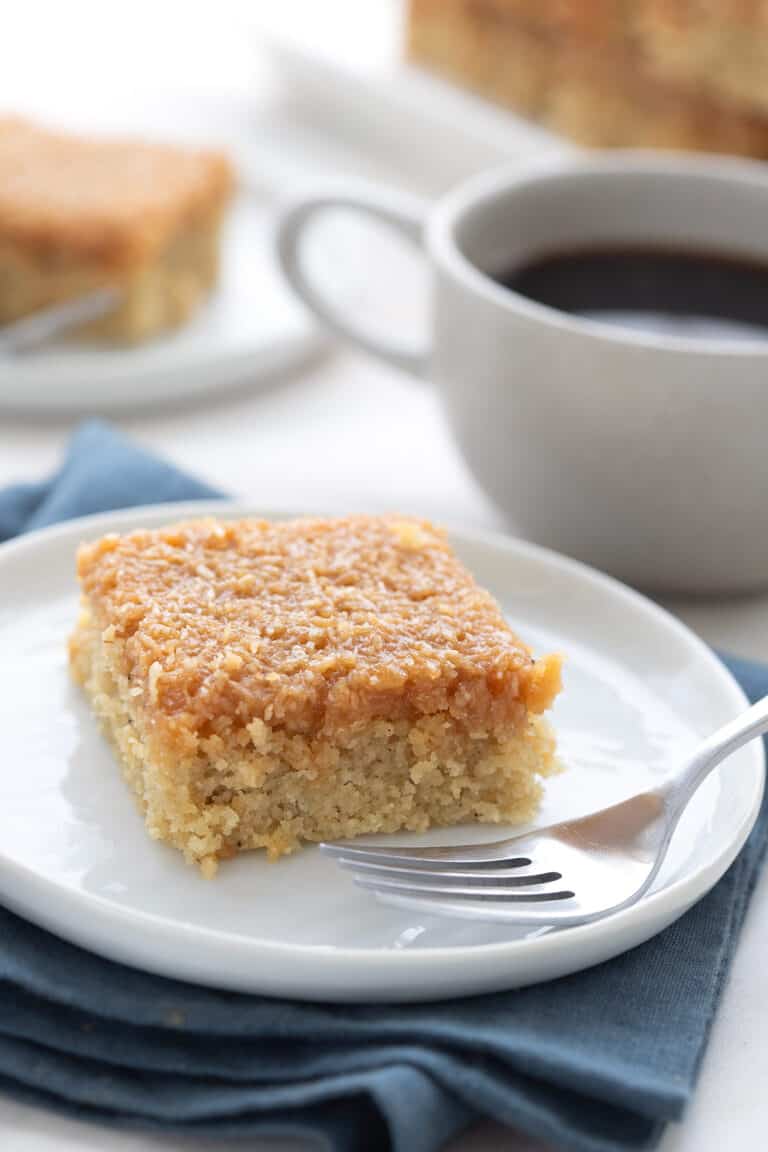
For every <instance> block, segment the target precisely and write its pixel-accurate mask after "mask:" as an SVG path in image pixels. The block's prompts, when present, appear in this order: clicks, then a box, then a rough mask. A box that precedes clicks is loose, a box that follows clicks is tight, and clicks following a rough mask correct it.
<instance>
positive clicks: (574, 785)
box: [0, 504, 763, 1000]
mask: <svg viewBox="0 0 768 1152" xmlns="http://www.w3.org/2000/svg"><path fill="white" fill-rule="evenodd" d="M201 507H209V508H212V509H213V508H215V512H216V513H217V514H219V515H221V514H223V509H222V505H221V504H217V505H215V506H190V505H179V506H175V507H174V506H171V507H165V508H153V509H133V510H129V511H127V512H121V513H116V514H111V515H107V516H98V517H91V518H88V519H86V520H81V521H74V522H71V523H69V524H64V525H61V526H58V527H56V528H53V529H48V530H46V531H44V532H41V533H36V534H32V535H30V536H27V537H24V538H21V539H20V540H18V541H14V542H12V543H10V544H6V545H4V546H3V547H2V548H0V583H2V587H3V590H4V596H3V603H2V606H1V607H0V699H2V700H3V702H4V714H5V717H6V719H5V748H4V752H5V756H4V760H5V769H4V772H3V774H2V777H0V899H2V901H3V902H4V903H6V904H7V906H8V907H11V908H13V909H14V910H16V911H18V912H20V913H21V914H22V915H25V916H27V917H29V918H30V919H32V920H34V921H36V922H38V923H40V924H42V925H44V926H45V927H48V928H50V929H52V930H54V931H56V932H58V933H59V934H60V935H62V936H64V937H66V938H68V939H70V940H73V941H75V942H77V943H79V944H82V945H84V946H85V947H88V948H91V949H93V950H94V951H97V952H100V953H102V954H103V955H105V956H109V957H111V958H113V959H116V960H121V961H124V962H126V963H129V964H134V965H137V966H139V967H144V968H147V969H149V970H151V971H155V972H160V973H163V974H164V975H168V976H175V977H179V978H182V979H190V980H196V981H199V982H201V983H204V984H211V985H216V986H220V987H225V988H231V989H237V990H245V991H254V992H262V993H267V994H274V995H282V994H284V995H292V996H299V997H303V998H307V999H328V1000H342V999H343V1000H396V999H402V1000H407V999H416V1000H418V999H425V1000H426V999H437V998H441V997H444V996H450V995H459V994H467V993H472V992H481V991H488V990H497V989H502V988H509V987H514V986H517V985H522V984H525V983H533V982H536V981H539V980H544V979H547V978H550V977H553V976H558V975H562V974H564V973H566V972H573V971H576V970H578V969H580V968H582V967H585V966H588V965H590V964H594V963H597V962H599V961H602V960H605V959H607V958H609V957H610V956H613V955H616V954H617V953H619V952H621V951H624V950H625V949H627V948H629V947H632V946H633V945H635V944H637V943H640V942H641V941H642V940H645V939H647V938H648V937H649V936H651V935H653V934H654V933H655V932H658V931H659V930H660V929H661V928H663V927H665V926H666V925H667V924H668V923H670V922H671V921H672V920H673V919H675V918H676V917H677V916H679V915H681V913H682V912H683V911H685V909H686V908H688V907H689V906H690V904H691V903H692V902H693V901H694V900H696V899H697V898H698V897H700V896H701V895H702V894H703V893H704V892H706V891H707V890H708V888H709V887H711V885H712V884H713V883H714V882H715V881H716V880H717V879H718V878H719V877H720V875H721V874H722V873H723V872H724V870H725V869H726V867H727V866H728V864H729V863H730V862H731V860H732V859H733V857H734V856H735V854H736V853H737V851H738V850H739V848H740V847H741V845H742V844H743V842H744V840H745V838H746V836H747V834H748V832H749V829H750V828H751V826H752V823H753V822H754V819H755V816H756V813H757V810H758V807H759V803H760V798H761V795H762V785H763V752H762V745H761V743H759V742H756V743H753V744H751V745H749V746H748V747H746V748H744V749H742V750H741V751H740V752H739V753H738V754H737V755H735V756H733V757H732V758H731V759H730V760H729V761H727V763H726V764H725V765H724V766H723V767H722V769H720V770H719V771H717V772H716V773H714V774H713V776H711V777H710V778H709V779H708V780H707V782H706V783H705V785H704V786H703V787H702V789H701V790H700V792H699V793H698V794H697V796H696V798H695V800H694V802H693V804H692V805H691V807H690V809H689V811H688V812H687V813H686V815H685V817H684V819H683V821H682V822H681V824H680V826H679V828H678V831H677V832H676V834H675V837H674V840H673V844H672V848H671V852H670V855H669V857H668V860H667V862H666V864H665V867H664V869H663V871H662V874H661V875H660V877H659V880H658V883H657V886H656V888H655V890H654V892H653V893H652V894H651V895H650V896H649V897H647V898H646V899H645V900H644V901H642V902H641V903H640V904H639V905H637V906H636V907H634V908H631V909H628V910H626V911H624V912H621V913H618V914H617V915H615V916H612V917H610V918H609V919H607V920H605V921H602V922H599V923H596V924H590V925H586V926H583V927H577V928H569V929H564V930H560V931H551V930H546V929H545V930H543V931H542V930H541V929H537V930H533V931H531V930H526V929H520V930H513V929H509V928H504V927H503V926H499V925H493V924H485V923H477V922H470V921H465V920H450V919H443V918H439V917H435V916H427V915H422V914H420V913H417V912H413V911H409V910H405V909H400V908H391V907H384V906H381V905H379V904H378V903H376V902H375V901H374V900H373V899H371V898H370V897H369V896H366V895H364V894H363V893H362V892H360V891H359V890H357V889H355V888H354V886H353V884H352V882H351V881H350V879H349V878H348V877H347V876H345V875H343V874H342V873H341V872H339V871H338V870H337V869H336V868H335V866H334V865H333V863H332V862H331V861H329V860H327V859H323V858H321V856H320V854H319V852H318V850H317V849H316V848H307V849H305V850H304V851H302V852H300V853H298V854H297V855H295V856H293V857H289V858H286V859H284V860H282V861H280V862H279V863H278V864H268V863H267V862H266V861H265V860H264V858H263V857H262V856H261V855H258V854H252V855H246V856H243V857H241V858H240V859H238V860H235V861H233V862H229V863H227V864H224V865H223V866H222V868H221V869H220V872H219V875H218V877H217V878H216V879H215V880H214V881H212V882H206V881H204V880H202V879H201V877H200V876H199V875H198V873H197V872H196V871H195V870H194V869H192V868H190V867H188V866H187V865H185V864H184V862H183V860H182V858H181V857H180V856H179V855H178V853H177V852H176V851H175V850H173V849H171V848H168V847H166V846H164V845H161V844H158V843H155V842H154V841H151V840H150V839H149V838H148V837H147V836H146V833H145V831H144V827H143V823H142V820H141V818H140V816H139V815H138V813H137V811H136V809H135V808H134V805H133V802H132V800H131V798H130V796H129V794H128V792H127V789H126V788H125V786H124V784H123V782H122V780H121V778H120V774H119V771H118V770H117V767H116V765H115V763H114V760H113V757H112V754H111V752H110V750H109V747H108V746H107V744H106V743H105V741H104V740H103V738H102V737H101V736H100V735H99V734H98V732H97V731H96V727H95V724H94V722H93V719H92V717H91V715H90V714H89V711H88V708H87V706H86V705H85V703H84V701H83V700H82V699H81V697H80V695H79V693H78V691H77V690H76V688H75V687H74V686H73V685H72V684H71V682H70V680H69V677H68V673H67V666H66V654H65V643H66V637H67V634H68V632H69V630H70V629H71V627H72V623H73V621H74V619H75V614H76V611H77V591H76V587H75V581H74V575H73V556H74V550H75V548H76V546H77V544H78V543H79V542H80V541H81V540H83V539H87V538H92V537H95V536H98V535H101V534H102V533H104V532H106V531H112V530H125V529H127V528H131V527H137V526H145V525H155V524H159V523H161V522H164V521H168V520H172V519H178V518H179V517H182V516H184V517H185V516H189V515H191V514H192V513H193V512H196V511H199V510H200V508H201ZM245 511H247V512H253V510H252V509H244V508H242V507H235V506H226V512H225V513H224V514H241V513H243V512H245ZM254 514H258V515H264V514H265V513H264V512H263V511H258V512H254ZM266 514H267V515H268V513H266ZM452 539H453V543H454V545H455V547H456V548H457V550H458V552H459V554H460V555H461V557H462V558H463V559H464V561H465V562H466V563H467V564H468V565H469V566H470V568H471V569H472V570H473V571H474V573H475V575H476V576H477V578H478V579H479V580H480V581H481V583H483V584H485V585H486V586H487V587H488V588H490V590H491V591H492V592H493V593H494V594H495V595H496V597H497V598H498V599H499V600H500V602H501V603H502V605H503V607H504V609H505V610H506V612H507V614H508V616H509V618H510V620H511V621H512V623H513V624H514V625H515V626H518V627H519V629H520V631H521V632H522V633H523V635H524V636H525V637H526V638H527V639H529V640H530V641H531V642H532V643H533V644H534V645H535V647H536V648H537V649H538V650H543V649H552V648H555V649H558V650H561V651H563V652H564V653H565V654H566V684H565V691H564V693H563V696H562V699H561V700H560V701H559V702H558V704H557V706H556V708H555V717H554V720H555V724H556V727H557V730H558V733H559V737H560V745H561V754H562V758H563V760H564V761H565V763H566V765H567V772H566V773H565V774H563V775H562V776H560V777H556V778H555V779H553V780H551V781H549V782H548V784H547V791H546V799H545V802H544V804H543V807H542V810H541V813H540V817H539V822H540V823H544V822H547V823H549V822H552V821H556V820H561V819H565V818H566V817H571V816H575V815H579V814H582V813H585V812H587V811H590V810H593V809H595V808H599V807H602V806H604V805H606V804H609V803H613V802H614V801H616V800H619V799H620V798H622V797H625V796H628V795H631V794H632V793H633V792H636V791H640V790H642V789H643V788H645V787H647V786H648V785H651V784H653V783H654V781H657V780H658V779H659V777H660V776H661V775H662V774H663V773H664V772H665V771H666V770H667V769H669V768H670V767H672V766H673V765H674V764H675V763H676V761H677V760H678V759H679V757H680V756H681V755H683V754H684V752H685V751H686V749H687V748H688V747H689V746H690V745H691V744H692V743H693V742H694V741H695V740H696V739H697V738H699V737H701V736H703V735H705V734H706V733H708V732H710V731H711V730H712V729H713V728H714V727H715V726H717V725H718V724H719V723H721V722H723V721H725V720H726V719H728V718H729V717H731V716H733V715H734V714H735V713H736V712H738V710H739V709H740V708H742V707H743V706H744V705H745V703H746V702H745V700H744V697H743V694H742V693H741V690H740V689H739V688H738V686H737V685H736V684H735V682H734V681H733V679H732V678H731V676H730V675H729V673H728V672H727V671H726V670H725V669H724V668H723V666H722V665H721V664H720V663H719V661H718V660H717V659H716V657H715V656H714V655H713V654H712V652H711V651H710V650H709V649H708V648H706V646H705V645H703V644H702V643H701V642H700V641H699V640H697V639H696V638H695V637H694V636H693V635H692V634H691V633H690V632H689V631H688V630H687V629H686V628H685V627H684V626H683V625H681V624H679V623H678V622H677V621H675V620H674V619H673V618H672V617H671V616H669V615H667V614H666V613H665V612H663V611H662V610H661V609H660V608H657V607H656V606H655V605H653V604H652V603H651V602H650V601H647V600H645V599H644V598H642V597H640V596H638V595H637V594H635V593H633V592H631V591H629V590H628V589H626V588H624V587H623V586H622V585H620V584H618V583H616V582H615V581H612V580H610V579H608V578H607V577H604V576H601V575H600V574H598V573H596V572H593V571H592V570H590V569H588V568H585V567H583V566H582V565H579V564H576V563H574V562H572V561H569V560H566V559H564V558H562V557H560V556H557V555H555V554H554V553H550V552H546V551H543V550H541V549H537V548H534V547H532V546H531V545H528V544H525V543H522V542H519V541H514V540H509V539H506V538H504V537H500V536H496V537H494V536H473V535H470V534H467V533H464V532H460V531H457V532H455V533H453V534H452ZM500 834H503V831H502V833H500V831H499V829H498V827H494V828H485V829H483V828H478V827H474V826H473V827H467V828H465V829H462V830H460V831H457V830H456V829H450V830H447V831H444V832H438V833H435V834H431V835H427V836H422V837H418V838H417V837H412V836H409V837H406V839H407V841H408V842H409V843H441V842H442V843H451V842H456V841H458V840H461V839H467V840H482V839H486V840H487V839H496V838H498V837H499V835H500ZM402 839H403V838H402V837H400V838H398V837H390V838H389V840H390V841H391V842H399V841H400V842H401V841H402Z"/></svg>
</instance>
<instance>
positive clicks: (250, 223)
mask: <svg viewBox="0 0 768 1152" xmlns="http://www.w3.org/2000/svg"><path fill="white" fill-rule="evenodd" d="M273 218H274V209H271V210H269V209H268V207H267V205H266V204H265V202H264V201H263V200H260V199H259V198H258V197H257V196H255V195H253V194H249V193H247V192H244V193H242V194H241V195H240V196H239V198H238V199H237V201H236V202H235V204H234V206H233V208H232V211H231V213H230V215H229V217H228V220H227V223H226V226H225V231H224V240H223V250H222V272H221V282H220V284H219V287H218V288H217V290H216V292H215V293H214V295H213V296H212V297H211V299H210V301H209V302H208V303H207V304H205V305H204V306H203V308H202V309H201V310H200V311H199V312H198V313H197V314H196V315H195V317H194V318H193V319H192V320H191V321H190V323H189V324H187V325H185V327H184V328H182V329H179V331H178V332H175V333H172V334H171V335H168V336H164V337H161V338H158V339H157V340H153V341H150V342H148V343H146V344H141V345H138V346H137V347H135V348H131V347H127V348H119V347H113V348H110V347H105V346H99V345H97V344H91V345H89V344H86V343H82V344H77V343H75V342H73V341H70V342H60V343H57V344H56V345H50V346H47V347H45V348H43V349H40V350H39V351H36V352H34V353H27V354H25V355H23V356H18V357H12V358H8V359H3V358H0V411H2V410H7V411H13V412H20V413H42V412H45V413H49V412H87V413H89V414H93V413H101V412H114V411H119V410H121V409H123V410H124V409H136V408H140V407H141V408H144V407H149V406H163V405H168V404H169V403H171V402H173V401H177V400H181V399H183V398H186V397H190V396H200V395H204V394H208V393H215V392H217V391H219V390H222V389H224V388H228V387H231V386H233V385H236V384H246V383H247V384H250V385H252V386H258V385H259V384H262V383H263V382H265V381H266V380H268V379H270V378H272V377H274V376H275V375H276V374H278V373H279V372H282V371H289V370H292V369H293V368H297V367H299V366H300V365H301V364H302V363H304V362H305V361H306V360H307V359H308V358H309V357H311V356H312V355H314V354H315V353H317V352H318V351H319V350H320V349H321V348H322V347H323V346H324V345H325V343H326V342H327V341H326V338H325V337H324V336H322V335H321V333H320V331H319V328H318V327H317V326H316V325H315V322H314V321H313V320H312V319H311V318H310V317H309V314H308V313H307V312H306V311H305V310H304V308H303V306H302V305H301V304H300V303H299V302H298V301H297V300H296V298H295V297H294V296H293V294H292V293H291V291H290V289H289V288H288V287H287V285H286V284H285V282H284V280H283V279H282V277H281V275H280V272H279V270H278V268H277V263H276V260H275V257H274V247H273V243H272V229H273ZM342 267H343V261H342Z"/></svg>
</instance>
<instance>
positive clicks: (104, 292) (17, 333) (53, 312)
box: [0, 287, 122, 357]
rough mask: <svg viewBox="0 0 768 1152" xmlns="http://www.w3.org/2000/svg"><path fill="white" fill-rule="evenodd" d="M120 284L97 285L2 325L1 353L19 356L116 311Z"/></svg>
mask: <svg viewBox="0 0 768 1152" xmlns="http://www.w3.org/2000/svg"><path fill="white" fill-rule="evenodd" d="M121 296H122V293H121V291H120V289H119V288H113V287H104V288H96V289H95V290H94V291H93V292H88V293H87V294H86V295H85V296H78V297H76V298H75V299H73V300H65V301H64V303H63V304H53V305H51V306H50V307H48V308H41V309H39V311H37V312H32V313H30V314H29V315H28V316H24V317H23V318H22V319H21V320H14V321H13V323H11V324H5V325H3V326H2V327H0V356H9V357H10V356H19V355H21V354H22V353H24V352H32V351H34V349H35V348H40V347H42V345H44V344H47V343H49V341H51V340H55V339H56V337H57V336H63V335H65V334H66V333H67V332H71V331H72V329H73V328H79V327H80V325H81V324H88V323H90V322H91V321H92V320H100V319H101V317H102V316H106V315H107V314H108V313H109V312H113V311H114V310H115V308H116V307H117V305H118V304H119V303H120V298H121Z"/></svg>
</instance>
